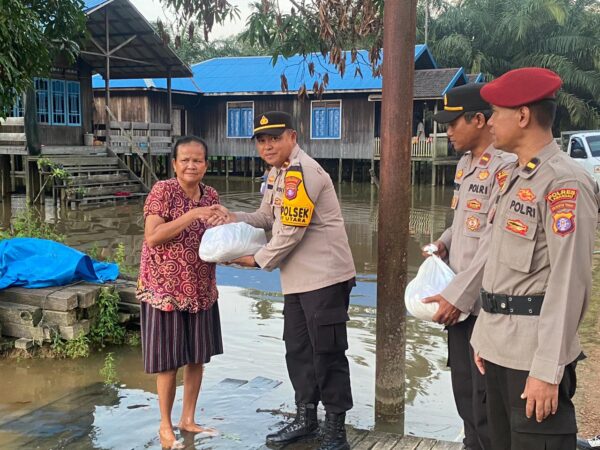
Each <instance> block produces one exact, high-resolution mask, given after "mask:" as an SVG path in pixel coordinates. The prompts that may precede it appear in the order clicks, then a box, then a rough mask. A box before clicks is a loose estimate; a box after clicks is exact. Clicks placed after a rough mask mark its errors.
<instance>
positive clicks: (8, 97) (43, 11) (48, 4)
mask: <svg viewBox="0 0 600 450" xmlns="http://www.w3.org/2000/svg"><path fill="white" fill-rule="evenodd" d="M83 6H84V5H83V1H82V0H52V1H48V0H30V1H26V0H0V11H2V12H1V13H0V117H3V116H4V115H5V114H6V112H7V108H9V107H11V106H12V105H13V104H14V103H15V101H16V99H17V96H18V95H20V94H21V93H23V92H25V90H26V89H27V88H28V87H29V86H30V85H31V84H32V80H33V77H35V76H46V75H48V73H49V72H50V69H51V67H52V64H53V62H54V60H55V58H56V57H57V56H58V55H59V54H60V53H62V54H64V55H66V56H67V57H69V58H74V57H75V56H76V55H77V53H78V52H79V42H80V41H81V39H82V38H83V37H84V35H85V14H84V13H83Z"/></svg>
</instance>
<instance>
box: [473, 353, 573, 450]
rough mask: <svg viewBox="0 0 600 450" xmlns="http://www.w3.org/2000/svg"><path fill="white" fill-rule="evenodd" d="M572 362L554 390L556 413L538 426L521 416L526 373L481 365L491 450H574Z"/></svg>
mask: <svg viewBox="0 0 600 450" xmlns="http://www.w3.org/2000/svg"><path fill="white" fill-rule="evenodd" d="M576 364H577V363H576V362H572V363H571V364H569V365H568V366H566V367H565V374H564V376H563V378H562V381H561V382H560V385H559V386H558V411H557V412H556V414H554V415H552V414H551V415H550V416H548V418H546V419H544V420H543V421H542V422H541V423H538V422H537V421H536V419H535V412H534V415H533V417H532V418H531V419H528V418H527V416H525V403H526V401H525V400H523V399H521V394H522V393H523V390H524V388H525V381H526V380H527V376H528V375H529V373H528V372H527V371H523V370H514V369H507V368H506V367H502V366H498V365H496V364H493V363H491V362H489V361H486V362H485V384H486V390H487V408H488V421H489V425H490V437H491V439H492V448H493V449H494V450H575V448H576V445H577V444H576V442H577V438H576V435H577V424H576V421H575V408H574V407H573V402H572V401H571V398H572V397H573V395H575V388H576V386H577V379H576V376H575V366H576Z"/></svg>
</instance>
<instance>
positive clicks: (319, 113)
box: [311, 100, 342, 139]
mask: <svg viewBox="0 0 600 450" xmlns="http://www.w3.org/2000/svg"><path fill="white" fill-rule="evenodd" d="M311 120H312V122H311V139H340V138H341V136H342V102H341V101H340V100H332V101H324V102H322V101H318V102H312V104H311Z"/></svg>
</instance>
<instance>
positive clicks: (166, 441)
mask: <svg viewBox="0 0 600 450" xmlns="http://www.w3.org/2000/svg"><path fill="white" fill-rule="evenodd" d="M158 437H159V439H160V445H161V447H162V448H168V449H171V450H174V449H182V448H184V445H183V443H182V442H181V441H178V440H177V437H176V436H175V433H173V429H172V428H170V427H169V428H162V427H161V428H160V429H159V430H158Z"/></svg>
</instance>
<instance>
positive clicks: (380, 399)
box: [375, 0, 417, 435]
mask: <svg viewBox="0 0 600 450" xmlns="http://www.w3.org/2000/svg"><path fill="white" fill-rule="evenodd" d="M416 11H417V0H407V1H403V2H398V1H390V2H385V4H384V36H383V47H384V48H385V52H384V54H383V92H382V114H381V163H380V184H379V226H378V263H377V354H376V357H375V358H376V368H375V427H376V428H377V429H379V430H385V431H391V432H394V433H397V434H400V435H403V434H404V411H405V405H404V392H405V375H406V370H405V369H406V367H405V351H406V308H405V306H404V289H405V287H406V279H407V270H406V269H407V266H406V262H407V260H408V238H409V229H408V224H409V213H410V192H411V188H410V171H409V170H408V169H409V167H410V156H411V135H412V132H411V131H412V127H411V124H412V115H413V114H412V108H413V77H414V52H415V26H416V25H415V24H416Z"/></svg>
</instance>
